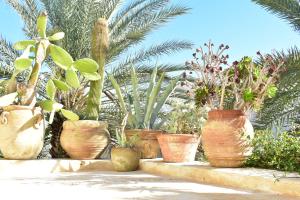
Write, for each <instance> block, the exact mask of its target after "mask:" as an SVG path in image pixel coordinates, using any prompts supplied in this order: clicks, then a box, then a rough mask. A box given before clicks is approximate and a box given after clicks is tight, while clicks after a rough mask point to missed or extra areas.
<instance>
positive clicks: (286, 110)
mask: <svg viewBox="0 0 300 200" xmlns="http://www.w3.org/2000/svg"><path fill="white" fill-rule="evenodd" d="M252 1H253V2H254V3H256V4H258V5H260V6H262V7H263V8H265V9H266V10H267V11H269V12H271V13H273V14H275V15H277V16H278V17H280V18H281V19H283V20H285V21H287V22H288V23H289V24H290V25H291V26H292V27H293V29H294V30H295V31H297V32H299V33H300V2H299V0H252ZM274 56H275V57H276V58H277V59H278V60H281V59H283V60H284V61H285V67H286V70H285V71H284V72H283V73H282V74H281V76H280V80H279V89H278V92H277V95H276V96H275V97H274V98H272V99H269V100H267V101H266V102H265V104H264V107H263V109H262V110H261V112H260V113H259V120H258V123H259V125H260V126H261V127H263V128H266V127H272V126H273V127H274V126H278V125H281V126H282V125H284V126H287V128H289V127H290V125H291V123H292V122H293V121H294V120H295V118H297V116H299V114H300V50H299V49H298V48H297V47H292V48H290V49H289V50H287V51H286V52H276V53H274Z"/></svg>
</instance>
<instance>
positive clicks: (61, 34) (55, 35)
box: [48, 32, 65, 41]
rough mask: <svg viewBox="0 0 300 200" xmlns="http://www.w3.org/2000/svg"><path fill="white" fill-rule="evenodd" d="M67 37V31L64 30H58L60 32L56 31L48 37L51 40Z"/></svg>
mask: <svg viewBox="0 0 300 200" xmlns="http://www.w3.org/2000/svg"><path fill="white" fill-rule="evenodd" d="M64 37H65V33H64V32H58V33H54V34H53V35H52V36H50V37H48V40H50V41H58V40H61V39H63V38H64Z"/></svg>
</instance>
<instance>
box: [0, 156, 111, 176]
mask: <svg viewBox="0 0 300 200" xmlns="http://www.w3.org/2000/svg"><path fill="white" fill-rule="evenodd" d="M87 171H113V166H112V164H111V161H110V160H69V159H64V160H61V159H51V160H0V176H6V175H8V176H10V175H22V176H24V175H31V174H35V175H36V174H39V175H42V174H49V173H54V172H87Z"/></svg>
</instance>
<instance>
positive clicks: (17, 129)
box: [0, 105, 44, 160]
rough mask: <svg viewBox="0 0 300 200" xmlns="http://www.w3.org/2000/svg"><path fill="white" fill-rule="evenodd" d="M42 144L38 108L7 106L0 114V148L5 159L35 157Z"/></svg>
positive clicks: (41, 116)
mask: <svg viewBox="0 0 300 200" xmlns="http://www.w3.org/2000/svg"><path fill="white" fill-rule="evenodd" d="M43 144H44V120H43V115H42V113H41V109H40V108H38V107H37V108H31V107H28V106H15V105H11V106H7V107H5V108H4V111H3V112H2V113H1V115H0V150H1V152H2V154H3V156H4V158H6V159H16V160H23V159H36V158H37V156H38V155H39V153H40V152H41V150H42V148H43Z"/></svg>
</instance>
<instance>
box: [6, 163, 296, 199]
mask: <svg viewBox="0 0 300 200" xmlns="http://www.w3.org/2000/svg"><path fill="white" fill-rule="evenodd" d="M140 169H141V170H142V171H144V172H147V173H150V174H156V175H163V176H169V177H171V178H175V179H182V180H189V181H194V182H198V183H206V184H213V185H220V186H227V187H232V188H240V189H247V190H258V191H264V192H271V193H277V194H283V195H291V196H298V197H300V176H299V174H297V173H288V174H285V173H283V172H279V171H274V170H264V169H255V168H213V167H210V166H208V164H207V163H201V162H193V163H164V162H162V160H161V159H157V160H141V162H140ZM92 171H93V172H96V171H113V166H112V164H111V161H110V160H69V159H63V160H61V159H57V160H56V159H51V160H0V176H9V177H16V176H22V177H24V176H32V175H34V176H36V175H39V176H43V175H46V176H47V175H48V174H49V173H55V172H92ZM278 178H279V180H278Z"/></svg>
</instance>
